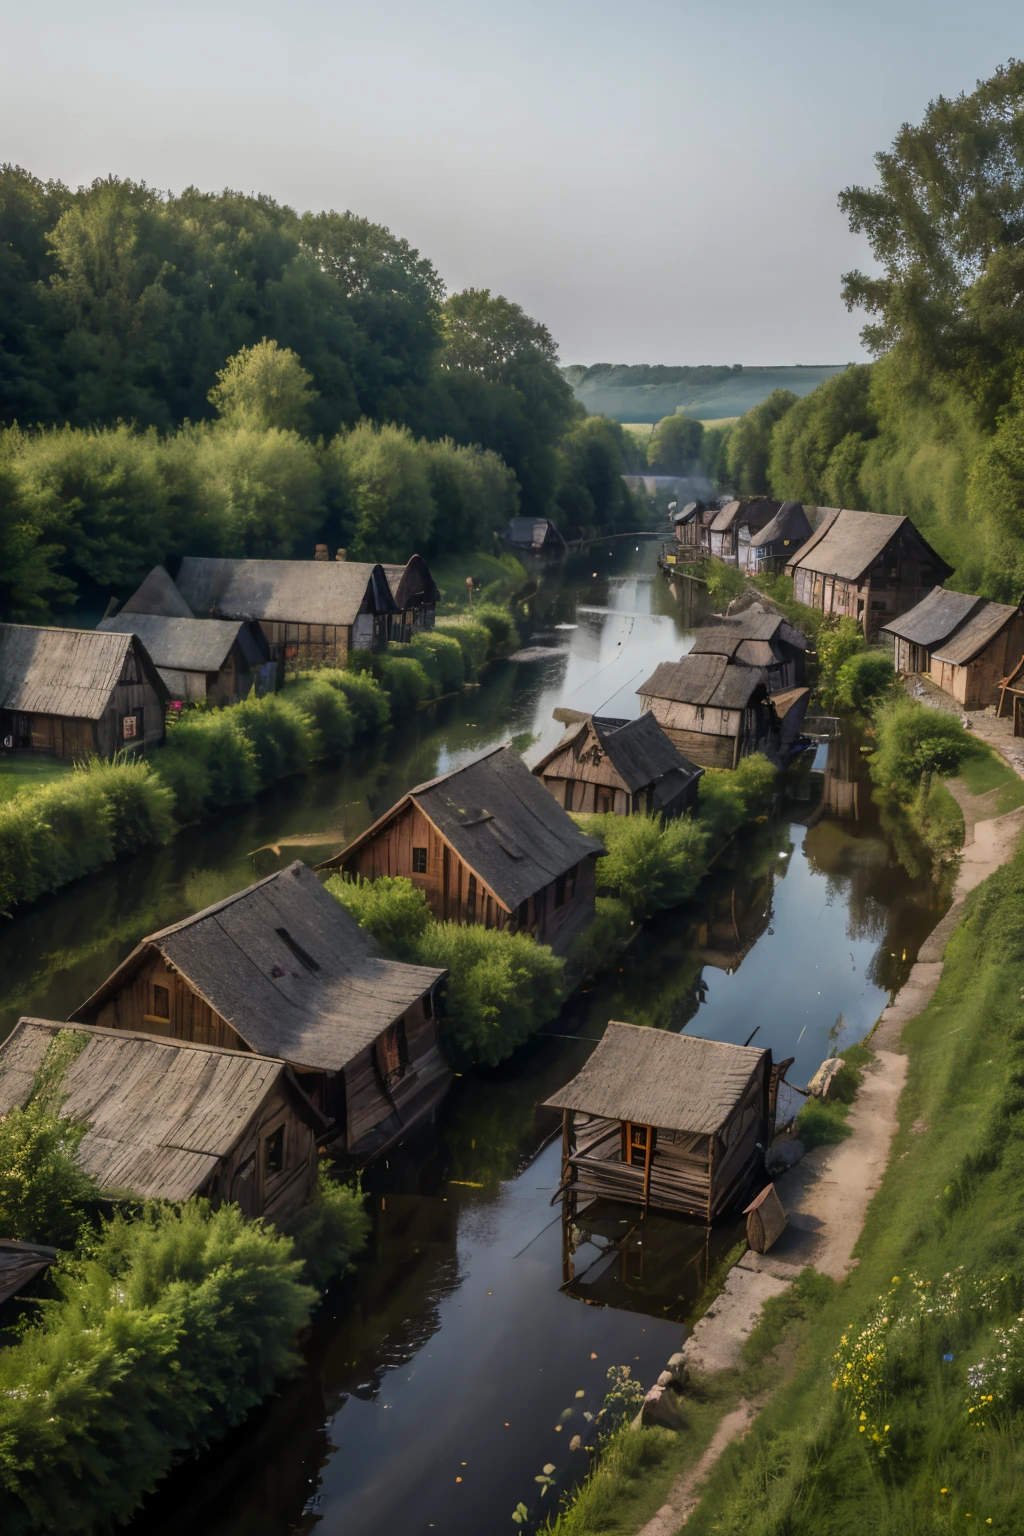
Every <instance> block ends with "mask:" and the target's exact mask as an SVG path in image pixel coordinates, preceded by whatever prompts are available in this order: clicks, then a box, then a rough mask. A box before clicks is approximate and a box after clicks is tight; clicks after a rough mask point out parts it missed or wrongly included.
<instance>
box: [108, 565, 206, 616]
mask: <svg viewBox="0 0 1024 1536" xmlns="http://www.w3.org/2000/svg"><path fill="white" fill-rule="evenodd" d="M118 611H119V612H120V613H159V614H162V615H163V617H164V618H165V619H191V618H194V617H195V615H194V614H193V612H192V609H191V608H190V607H189V605H188V603H186V601H185V599H184V598H183V597H182V595H181V593H180V592H179V591H178V589H177V587H176V586H175V585H174V582H173V581H172V580H171V578H170V576H169V575H168V573H167V571H166V570H165V568H164V567H163V566H162V565H154V567H153V569H152V570H151V571H150V573H149V575H148V576H147V577H146V579H145V581H143V583H142V585H141V586H139V587H137V588H136V589H135V591H134V592H133V593H132V595H131V597H130V598H129V599H128V601H127V602H126V603H124V604H122V606H121V608H120V609H119V610H118Z"/></svg>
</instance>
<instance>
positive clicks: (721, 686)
mask: <svg viewBox="0 0 1024 1536" xmlns="http://www.w3.org/2000/svg"><path fill="white" fill-rule="evenodd" d="M759 689H760V690H761V691H766V684H765V678H764V673H763V672H761V671H759V670H758V669H756V668H754V667H744V666H740V665H737V664H736V663H735V662H731V661H730V660H729V658H728V657H727V656H721V655H699V654H698V655H695V654H694V653H693V652H692V651H691V652H689V653H688V654H687V655H686V656H683V657H681V658H680V660H679V661H662V662H660V663H659V664H658V666H657V667H655V669H654V671H653V672H652V673H651V675H650V677H649V678H648V679H647V681H646V682H645V683H641V685H640V687H639V688H638V689H637V690H636V691H637V693H638V694H640V695H641V696H642V697H645V698H652V699H671V700H672V701H673V702H674V703H676V704H700V705H704V706H711V707H712V708H714V709H746V707H747V705H748V704H749V703H750V701H751V699H752V698H753V697H754V696H755V694H756V693H757V692H758V690H759Z"/></svg>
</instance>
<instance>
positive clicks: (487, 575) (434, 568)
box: [430, 553, 527, 613]
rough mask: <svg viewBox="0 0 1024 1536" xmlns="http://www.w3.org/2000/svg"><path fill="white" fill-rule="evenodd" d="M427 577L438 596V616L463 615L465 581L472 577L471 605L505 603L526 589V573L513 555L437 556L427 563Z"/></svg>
mask: <svg viewBox="0 0 1024 1536" xmlns="http://www.w3.org/2000/svg"><path fill="white" fill-rule="evenodd" d="M430 573H431V575H432V576H433V578H434V580H435V581H436V582H437V585H438V588H439V590H440V593H441V602H440V604H439V611H440V612H441V613H465V612H466V611H467V609H468V606H469V593H468V589H467V587H466V578H467V577H469V576H472V578H473V581H474V583H475V585H474V588H473V602H474V603H482V602H487V603H507V602H508V601H509V599H510V598H511V597H512V595H513V593H514V592H516V591H518V589H519V588H520V587H524V586H525V585H526V581H527V576H526V571H525V570H524V569H523V567H522V566H521V565H520V563H519V561H518V560H517V559H516V557H515V555H513V554H508V553H501V554H494V555H483V554H468V555H440V556H438V558H437V559H436V560H434V559H432V560H431V562H430Z"/></svg>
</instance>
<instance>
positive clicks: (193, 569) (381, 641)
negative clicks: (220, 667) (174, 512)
mask: <svg viewBox="0 0 1024 1536" xmlns="http://www.w3.org/2000/svg"><path fill="white" fill-rule="evenodd" d="M177 587H178V591H179V592H180V593H181V595H182V597H183V598H184V599H185V601H186V603H187V604H188V606H189V608H190V609H191V610H192V612H193V613H194V614H195V615H196V617H197V618H213V619H250V620H254V621H255V622H256V623H257V624H258V625H259V627H260V629H261V630H262V632H263V636H264V638H265V640H266V642H267V645H268V646H269V648H270V654H271V657H272V658H273V659H274V660H275V661H277V660H280V661H281V662H282V663H283V664H284V667H285V669H286V670H287V671H296V670H298V669H300V668H302V667H308V666H315V665H319V664H324V663H326V664H329V665H331V666H343V665H344V662H345V659H346V657H347V656H348V654H349V652H350V651H369V650H374V651H380V650H384V649H385V647H386V646H387V643H388V634H389V630H390V627H391V624H392V621H393V619H394V617H395V615H396V614H397V613H398V611H399V609H398V604H397V603H396V602H395V599H394V597H393V596H392V593H391V587H390V585H389V583H388V578H387V573H386V572H385V570H384V567H383V566H382V565H369V564H367V565H360V564H357V563H355V562H352V561H347V560H220V559H216V560H214V559H200V558H197V557H193V556H191V555H189V556H186V558H185V559H184V560H183V561H182V562H181V569H180V570H179V572H178V577H177Z"/></svg>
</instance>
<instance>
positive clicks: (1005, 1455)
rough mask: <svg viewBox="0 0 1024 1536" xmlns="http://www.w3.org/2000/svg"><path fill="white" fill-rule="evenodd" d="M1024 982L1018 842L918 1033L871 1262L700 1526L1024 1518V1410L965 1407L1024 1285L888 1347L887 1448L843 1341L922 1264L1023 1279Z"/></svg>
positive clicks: (873, 1210) (732, 1452)
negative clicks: (862, 1417) (994, 1303)
mask: <svg viewBox="0 0 1024 1536" xmlns="http://www.w3.org/2000/svg"><path fill="white" fill-rule="evenodd" d="M1022 996H1024V853H1021V852H1020V851H1018V853H1017V855H1016V857H1015V858H1014V860H1013V861H1012V862H1011V863H1010V864H1008V865H1007V866H1005V867H1004V868H1003V869H1001V870H999V871H997V873H996V874H994V875H993V876H991V877H990V878H989V879H988V880H987V881H985V882H984V883H983V884H982V885H981V886H979V887H978V889H977V890H976V891H974V892H972V893H971V895H970V896H969V898H968V902H967V906H966V909H965V916H964V919H963V921H962V922H961V924H960V925H959V927H958V929H957V931H956V933H955V934H954V936H953V939H952V940H951V942H950V944H949V946H948V948H947V951H946V966H945V971H944V974H943V978H942V981H941V983H940V986H939V988H938V991H937V992H936V994H935V996H934V998H933V1000H932V1002H931V1003H930V1004H929V1006H928V1007H927V1008H926V1009H925V1010H924V1011H923V1012H922V1013H921V1014H920V1015H919V1016H918V1017H917V1018H916V1019H914V1020H912V1021H911V1022H910V1024H908V1026H907V1028H906V1030H905V1032H904V1041H905V1044H906V1045H907V1047H908V1050H909V1054H910V1061H909V1072H908V1078H907V1085H906V1088H905V1090H904V1093H903V1096H902V1099H901V1102H900V1113H899V1129H898V1131H897V1135H896V1138H895V1141H894V1144H893V1149H892V1153H891V1156H890V1160H889V1164H888V1167H887V1169H886V1172H885V1175H884V1177H883V1181H882V1185H881V1188H880V1190H879V1192H878V1194H877V1195H876V1196H875V1198H874V1200H873V1201H872V1203H871V1206H870V1207H869V1210H868V1215H867V1221H866V1224H865V1229H864V1232H863V1233H862V1235H861V1238H860V1240H859V1242H858V1244H857V1249H856V1256H857V1259H858V1263H857V1265H856V1266H855V1268H854V1269H853V1270H852V1271H851V1273H850V1275H849V1277H848V1278H847V1279H846V1280H845V1281H844V1282H843V1283H842V1284H841V1285H840V1286H839V1287H838V1288H837V1290H836V1292H835V1295H834V1298H833V1299H831V1300H827V1301H826V1302H825V1304H824V1306H823V1307H822V1309H821V1310H820V1312H819V1313H818V1314H817V1315H816V1316H815V1317H814V1318H813V1319H812V1320H811V1321H810V1324H809V1326H808V1327H807V1329H806V1332H805V1336H804V1339H803V1342H802V1345H801V1349H800V1354H799V1358H798V1361H797V1368H796V1370H795V1373H794V1375H793V1377H792V1379H791V1381H789V1382H787V1383H786V1384H785V1385H784V1386H783V1387H782V1388H781V1389H780V1390H779V1391H778V1392H776V1394H775V1396H774V1397H773V1398H772V1400H771V1402H770V1403H769V1404H768V1406H767V1407H766V1408H765V1410H764V1411H763V1413H762V1414H761V1415H760V1417H759V1419H758V1421H757V1423H756V1424H755V1426H754V1428H753V1430H752V1432H751V1434H750V1435H749V1436H748V1437H747V1439H746V1440H745V1441H744V1443H743V1446H742V1448H739V1447H735V1446H734V1447H731V1448H730V1449H729V1450H727V1451H726V1453H725V1455H724V1456H723V1458H722V1460H721V1461H720V1462H719V1464H718V1466H717V1467H716V1469H715V1471H714V1472H713V1473H712V1475H711V1477H710V1479H709V1482H708V1486H707V1491H706V1493H705V1495H704V1497H703V1499H702V1502H701V1505H700V1507H699V1509H698V1510H697V1511H695V1513H694V1514H693V1515H692V1516H691V1519H690V1521H689V1524H688V1526H687V1531H688V1536H689V1533H690V1532H692V1533H693V1536H702V1533H711V1532H715V1533H718V1536H740V1533H742V1536H783V1533H784V1536H847V1533H849V1532H851V1531H871V1532H872V1533H873V1536H945V1533H947V1532H951V1531H953V1530H956V1529H959V1530H961V1531H962V1530H964V1529H965V1527H966V1522H967V1519H968V1518H970V1519H972V1520H973V1521H976V1522H977V1524H978V1525H979V1526H982V1527H986V1526H987V1525H988V1522H989V1521H991V1527H990V1528H991V1529H992V1530H993V1531H1004V1532H1009V1531H1014V1532H1016V1531H1019V1530H1020V1529H1021V1524H1020V1514H1019V1511H1020V1507H1021V1503H1022V1499H1024V1456H1022V1454H1021V1451H1022V1447H1024V1417H1022V1414H1021V1412H1020V1411H1010V1410H1008V1411H1006V1412H1005V1413H1003V1414H1001V1415H999V1416H998V1417H993V1416H992V1414H990V1415H989V1418H988V1420H987V1422H986V1423H985V1426H984V1427H983V1428H976V1427H975V1426H974V1423H973V1422H972V1420H971V1419H970V1418H969V1416H968V1414H967V1412H966V1404H967V1400H968V1398H969V1395H970V1385H969V1381H968V1375H967V1372H968V1367H970V1366H971V1365H972V1364H974V1363H975V1362H977V1361H979V1360H980V1359H982V1358H985V1357H987V1356H988V1355H989V1354H990V1353H991V1352H992V1330H993V1327H994V1326H996V1325H999V1326H1002V1325H1005V1324H1006V1323H1008V1322H1009V1321H1010V1320H1011V1319H1012V1318H1013V1317H1014V1315H1015V1313H1016V1311H1017V1308H1016V1307H1014V1306H1013V1305H1012V1301H1013V1300H1014V1299H1015V1298H1012V1297H1010V1298H1008V1299H1007V1302H1006V1304H1005V1309H1004V1310H1005V1315H998V1314H995V1313H993V1312H990V1311H985V1310H984V1309H980V1308H978V1307H977V1306H975V1305H973V1304H972V1303H971V1301H970V1300H969V1299H965V1300H964V1301H963V1303H962V1304H961V1305H960V1306H959V1308H957V1306H956V1305H955V1304H954V1309H953V1311H952V1312H951V1313H950V1314H948V1315H945V1314H944V1315H942V1316H941V1317H935V1318H930V1319H926V1320H925V1321H924V1322H923V1323H922V1325H921V1326H920V1327H918V1326H916V1325H915V1327H914V1328H912V1329H910V1330H908V1331H907V1333H906V1335H905V1337H904V1338H903V1339H902V1342H899V1344H898V1348H897V1347H896V1345H895V1344H892V1345H890V1346H888V1347H889V1349H890V1355H889V1357H888V1364H887V1365H886V1366H885V1370H886V1374H885V1376H884V1378H882V1377H881V1376H880V1378H879V1379H880V1380H881V1381H882V1387H883V1391H882V1396H881V1405H882V1409H881V1411H882V1412H883V1413H884V1417H885V1420H886V1423H887V1424H888V1425H889V1426H890V1427H891V1435H892V1449H891V1452H890V1453H889V1454H888V1455H887V1456H886V1457H885V1458H884V1459H882V1458H880V1457H879V1455H878V1452H877V1450H875V1449H874V1448H873V1447H872V1443H871V1439H870V1436H866V1435H862V1434H861V1433H859V1429H860V1425H859V1422H858V1414H857V1413H856V1412H855V1411H853V1408H852V1407H851V1403H850V1402H849V1401H847V1400H846V1399H845V1398H844V1395H843V1394H842V1392H840V1391H837V1390H834V1389H833V1386H832V1383H833V1381H834V1380H835V1376H836V1369H837V1367H836V1365H835V1357H836V1353H837V1351H838V1350H839V1349H840V1347H841V1344H840V1341H841V1339H842V1338H843V1337H844V1336H847V1337H856V1336H857V1335H859V1333H860V1331H861V1330H862V1328H864V1327H865V1325H866V1324H868V1323H869V1322H870V1321H871V1320H872V1319H873V1318H875V1317H877V1316H878V1315H879V1309H880V1302H881V1300H882V1298H885V1302H884V1303H883V1304H884V1305H885V1306H888V1298H889V1297H890V1296H891V1295H892V1293H893V1291H894V1289H895V1290H896V1291H897V1292H898V1289H899V1284H900V1283H907V1282H909V1281H910V1277H911V1276H912V1275H914V1274H916V1275H918V1276H920V1277H922V1278H923V1279H925V1280H926V1281H928V1282H930V1283H931V1284H934V1285H936V1286H941V1285H942V1284H943V1278H942V1277H943V1276H945V1275H947V1274H948V1273H950V1272H953V1271H955V1270H956V1268H957V1266H959V1265H964V1266H966V1269H967V1271H968V1272H969V1274H970V1275H976V1276H978V1277H981V1278H982V1279H986V1280H992V1281H999V1280H1000V1279H1001V1277H1003V1276H1010V1277H1011V1279H1012V1277H1013V1276H1016V1277H1017V1282H1016V1283H1017V1290H1018V1293H1019V1285H1020V1277H1021V1274H1022V1272H1024V1202H1022V1199H1021V1194H1020V1189H1021V1175H1022V1173H1024V1119H1022V1115H1021V1111H1022V1110H1024V1091H1022V1086H1024V1029H1022V1027H1021V1022H1020V1004H1021V999H1022ZM894 1277H898V1278H897V1281H896V1283H895V1286H894ZM946 1284H947V1286H948V1284H949V1282H948V1281H947V1282H946ZM908 1288H909V1287H908ZM968 1288H969V1282H968V1284H965V1286H964V1290H965V1291H966V1290H967V1289H968ZM1011 1289H1012V1286H1011ZM883 1363H884V1362H883ZM875 1369H879V1368H878V1367H875ZM942 1490H945V1491H942ZM968 1529H969V1527H968Z"/></svg>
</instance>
